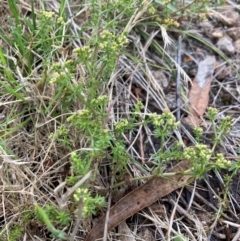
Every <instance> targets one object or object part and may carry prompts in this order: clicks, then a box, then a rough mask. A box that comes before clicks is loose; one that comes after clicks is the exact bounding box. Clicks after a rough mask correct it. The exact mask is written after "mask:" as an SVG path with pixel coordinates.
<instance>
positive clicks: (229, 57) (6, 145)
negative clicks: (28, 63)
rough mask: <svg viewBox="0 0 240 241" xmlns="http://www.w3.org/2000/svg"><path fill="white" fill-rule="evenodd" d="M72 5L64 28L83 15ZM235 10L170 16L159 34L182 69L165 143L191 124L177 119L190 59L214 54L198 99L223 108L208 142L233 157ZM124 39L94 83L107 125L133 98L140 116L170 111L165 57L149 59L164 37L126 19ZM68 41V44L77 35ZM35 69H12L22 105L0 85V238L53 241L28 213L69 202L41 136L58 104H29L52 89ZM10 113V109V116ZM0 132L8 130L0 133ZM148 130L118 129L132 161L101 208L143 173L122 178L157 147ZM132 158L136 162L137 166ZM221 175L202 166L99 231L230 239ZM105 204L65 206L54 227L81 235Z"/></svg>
mask: <svg viewBox="0 0 240 241" xmlns="http://www.w3.org/2000/svg"><path fill="white" fill-rule="evenodd" d="M46 5H47V8H48V9H49V10H54V11H56V9H57V8H58V7H59V3H58V2H55V1H46ZM72 5H73V6H72V8H71V9H72V10H73V11H74V10H76V9H77V10H76V11H78V13H79V15H78V16H77V17H76V18H75V19H74V20H73V21H72V22H71V24H72V25H71V26H72V28H71V31H72V34H75V33H76V32H77V31H78V30H79V28H80V26H81V25H82V24H84V22H85V20H86V19H87V18H88V16H87V14H85V13H84V12H82V11H81V8H80V10H79V9H78V7H77V5H74V3H72ZM0 9H1V10H0V11H1V12H2V15H3V16H6V15H7V14H8V13H9V10H8V5H7V3H6V2H4V1H2V2H1V5H0ZM19 9H20V11H22V14H23V15H27V14H30V12H31V6H30V5H28V3H26V2H22V1H19ZM36 9H42V6H41V4H40V3H39V4H36ZM238 11H239V6H237V5H236V6H235V5H233V4H226V5H223V6H222V7H219V8H212V9H210V12H209V16H208V19H207V21H202V20H200V19H199V18H195V17H192V18H191V17H189V16H188V17H182V18H178V19H177V21H178V23H179V27H178V29H171V30H169V31H168V35H169V37H170V38H171V39H172V41H173V44H172V45H169V46H167V47H166V53H167V54H168V55H169V56H170V57H171V58H172V59H173V60H177V54H178V53H180V55H181V61H180V60H179V59H178V60H177V62H178V63H179V64H180V65H181V67H182V68H183V70H184V71H185V72H186V74H187V75H183V76H185V77H186V78H183V77H181V86H182V87H181V89H182V90H181V91H182V92H181V96H182V97H181V98H180V99H181V103H180V107H181V108H180V109H181V112H180V119H179V120H180V121H181V126H180V128H179V129H178V130H177V131H176V132H175V134H174V135H173V136H171V137H170V138H169V139H168V140H167V141H166V144H165V145H166V148H167V149H168V148H170V147H171V146H172V144H173V143H174V142H175V141H177V140H178V141H179V139H181V140H183V141H184V143H185V145H186V146H190V145H193V144H195V139H194V137H193V133H192V127H191V125H190V126H189V123H186V122H184V121H183V119H184V117H186V116H187V114H188V111H189V110H188V104H189V102H190V100H189V99H188V93H189V91H190V89H191V84H190V81H189V80H192V79H193V78H194V77H195V76H196V74H197V71H198V68H199V63H200V62H201V61H203V60H204V59H205V58H206V57H207V56H209V55H210V56H214V57H215V58H216V61H215V63H214V68H215V70H214V73H213V76H212V77H211V89H210V94H209V96H210V99H209V102H208V104H207V105H208V106H212V107H216V108H217V109H218V110H219V116H218V117H219V119H223V118H224V117H225V116H227V115H230V116H232V118H233V120H234V121H233V126H232V129H231V131H230V132H229V134H228V135H227V136H225V137H224V139H223V140H222V143H223V144H222V145H220V146H219V147H217V148H218V149H217V150H218V151H220V152H221V153H223V154H224V156H225V157H226V158H227V159H228V160H230V161H231V162H233V163H234V162H235V161H236V160H237V159H239V157H238V155H239V150H240V149H239V148H240V147H239V143H240V142H239V141H240V140H239V138H240V122H239V118H240V117H239V113H240V95H239V94H240V77H239V76H240V69H239V64H240V63H239V54H240V27H239V26H240V18H239V16H238V15H239V14H238ZM0 24H1V25H2V26H3V29H4V30H5V31H8V28H9V25H8V23H7V20H6V18H1V20H0ZM179 30H181V31H179ZM86 35H87V33H86ZM180 36H181V38H180ZM128 38H129V40H130V43H129V45H128V47H127V50H128V52H129V53H131V54H132V53H135V54H136V56H135V57H136V58H135V59H133V58H129V57H128V56H127V55H121V56H119V59H118V66H117V68H116V70H115V73H117V74H116V75H114V74H113V75H112V76H111V79H110V80H109V82H108V83H109V84H108V85H106V88H105V89H104V91H105V93H106V94H107V95H108V96H110V101H111V103H114V104H113V106H111V107H112V108H111V111H110V117H109V122H108V124H109V126H110V128H111V126H113V123H114V122H115V121H119V120H121V119H124V118H129V117H130V114H129V112H130V111H131V110H132V106H133V105H134V104H135V103H136V102H137V101H142V103H143V104H144V106H145V109H144V113H151V112H156V113H159V114H161V113H162V112H163V110H164V109H167V110H168V111H171V112H172V113H174V114H175V115H177V109H178V108H177V104H176V89H177V84H176V78H177V76H176V75H177V70H176V69H175V72H174V71H172V69H171V71H169V69H170V68H169V65H168V62H167V61H168V60H167V58H165V57H164V56H159V53H158V52H157V51H156V49H157V47H156V46H157V45H159V46H162V47H163V46H164V45H165V43H166V42H165V41H164V40H163V32H161V31H160V29H159V28H155V27H153V28H151V27H149V28H146V29H144V28H137V26H135V28H134V29H133V31H132V32H131V34H129V36H128ZM179 39H180V40H179ZM152 43H154V44H152ZM72 44H73V45H74V44H75V45H77V44H78V41H77V40H76V41H74V43H72ZM2 47H3V49H5V51H6V52H5V53H6V55H8V56H10V57H11V54H12V55H14V58H15V59H18V53H17V52H14V50H13V49H12V48H9V46H8V44H7V43H6V42H4V41H3V42H2ZM68 47H69V46H68ZM69 48H70V49H71V48H73V46H70V47H69ZM136 59H138V60H139V61H136ZM134 60H135V61H134ZM20 72H21V71H20ZM37 72H38V73H37ZM39 72H41V70H39V69H37V68H36V71H35V72H34V73H33V74H32V76H26V77H22V76H21V75H19V72H17V69H16V73H14V76H16V78H17V79H19V80H22V84H23V85H24V86H25V88H26V91H27V92H28V93H29V96H30V98H29V99H30V100H29V102H31V105H29V103H26V102H21V101H19V102H18V101H17V100H16V98H15V96H13V95H11V94H8V95H7V94H6V95H4V93H5V92H4V91H5V89H4V88H5V87H4V85H3V86H1V94H2V96H1V105H0V112H1V116H0V118H1V119H0V121H1V125H2V127H1V139H2V140H1V147H2V151H1V166H0V172H1V174H0V190H1V198H0V200H1V209H0V228H1V229H0V240H8V239H9V233H10V232H11V228H12V227H14V225H15V226H16V225H17V224H18V225H20V226H21V227H23V228H22V230H21V237H20V238H19V239H18V240H27V241H30V240H56V239H54V238H52V237H51V235H50V232H49V230H48V229H47V228H46V227H45V225H44V224H43V223H42V222H40V221H38V220H36V219H35V218H34V215H32V216H31V215H30V214H29V213H31V214H33V212H34V204H35V203H39V204H41V205H42V206H44V205H45V204H49V203H51V204H53V205H56V206H58V207H66V206H67V205H69V207H70V204H71V201H70V200H71V199H70V198H69V197H68V195H67V194H68V192H69V190H70V188H69V187H68V186H67V184H66V177H67V176H68V175H69V173H70V172H71V170H70V167H69V166H70V164H69V150H68V149H67V148H63V147H62V146H61V145H60V144H59V143H53V142H52V140H51V139H49V135H50V134H51V133H54V132H55V131H56V129H57V128H56V126H58V125H59V123H62V122H64V121H66V118H65V116H64V113H63V112H61V110H60V109H57V113H56V115H58V114H59V113H60V114H59V116H60V118H57V117H56V118H53V115H51V114H52V113H50V114H49V115H44V114H43V113H41V112H40V111H39V110H40V109H41V108H42V106H44V107H45V106H48V104H49V99H52V98H54V93H55V92H54V89H53V88H52V87H49V86H44V87H42V86H41V85H40V86H39V85H38V83H39V82H38V80H41V77H42V76H41V74H39ZM1 73H2V70H1ZM173 73H175V74H176V75H175V76H174V74H173ZM21 77H22V78H21ZM1 78H3V77H1ZM34 78H37V79H34ZM33 79H34V80H33ZM2 81H4V80H2ZM29 88H30V91H29ZM32 103H34V104H32ZM32 106H35V108H33V107H32ZM40 107H41V108H40ZM46 108H47V107H46ZM79 108H82V103H76V109H79ZM38 111H39V112H38ZM16 113H20V115H19V116H17V115H16ZM178 113H179V112H178ZM26 120H27V121H26ZM201 126H203V128H204V134H203V137H204V138H203V142H204V143H206V144H207V145H208V146H211V145H212V144H213V143H212V142H211V137H212V135H213V131H212V129H211V126H210V125H209V123H208V122H207V120H206V119H205V118H204V117H203V119H202V122H201ZM5 130H7V131H8V133H9V134H8V135H7V134H6V132H4V131H5ZM9 130H11V131H9ZM152 131H153V128H152V126H151V125H150V126H148V127H145V126H140V127H138V128H136V129H134V131H132V132H129V133H124V138H125V140H126V149H127V151H128V153H129V154H130V156H131V157H132V159H134V160H136V162H133V163H135V164H133V163H131V164H129V172H128V173H125V176H123V177H121V178H120V177H118V182H121V181H125V180H127V181H126V183H125V185H123V186H120V187H119V188H117V189H115V190H112V193H111V199H108V201H109V200H110V201H111V205H113V204H115V203H117V201H119V200H120V198H122V197H124V196H125V195H126V194H127V193H129V192H130V191H132V190H134V189H136V188H137V187H138V186H141V185H142V184H143V183H145V182H146V181H143V180H140V181H134V182H131V178H134V177H139V176H148V175H150V174H151V171H152V170H153V169H152V168H153V164H152V163H151V161H152V159H153V158H152V156H153V154H155V153H156V152H157V150H158V149H159V148H160V146H159V145H160V144H159V140H158V139H157V138H155V137H153V134H152ZM73 135H74V133H73ZM6 137H7V138H6ZM82 147H87V146H85V143H84V141H82V142H79V143H78V144H77V146H76V149H78V148H82ZM110 160H111V157H109V156H106V158H105V160H104V161H103V163H102V164H101V165H100V167H99V174H100V175H98V176H97V178H96V180H95V182H94V185H93V187H94V188H93V193H98V194H101V195H105V196H106V198H109V189H108V188H109V185H110V184H109V183H110V181H109V180H110V179H111V175H110V173H111V171H110V170H109V169H108V168H107V167H106V166H108V165H109V162H110ZM137 162H139V163H141V164H142V165H143V166H144V167H146V168H145V169H143V168H141V166H139V165H138V164H136V163H137ZM175 164H176V162H174V161H172V162H171V163H167V164H166V165H165V166H164V171H166V170H168V169H169V168H170V167H172V166H174V165H175ZM146 170H147V171H146ZM129 173H130V174H129ZM226 174H227V172H225V171H222V172H220V173H218V172H214V171H211V172H208V173H207V174H206V177H205V179H203V180H196V181H193V182H191V184H189V185H187V186H186V187H185V188H182V189H181V188H180V189H178V190H175V191H173V192H171V193H170V194H169V195H167V196H164V197H161V198H159V200H158V201H157V202H154V203H153V204H151V205H149V206H148V207H146V208H144V209H143V210H141V211H139V212H137V213H132V215H131V217H130V218H128V219H127V220H122V221H123V222H122V223H121V225H118V227H116V228H115V229H113V230H112V231H110V232H109V234H108V240H121V241H123V240H126V241H134V240H149V241H151V240H176V241H177V240H211V241H214V240H227V241H230V240H235V241H236V240H238V239H239V237H240V233H239V231H238V230H240V224H239V223H240V222H239V215H240V205H239V202H240V189H239V174H238V172H236V175H234V176H233V181H232V182H230V183H229V185H228V186H226V185H225V183H224V182H223V179H224V176H226ZM128 179H129V181H128ZM66 197H67V198H66ZM64 198H65V200H64ZM68 198H69V200H68ZM66 199H67V200H68V202H67V201H66ZM106 211H107V208H105V209H102V210H100V211H99V213H97V215H95V216H92V217H88V218H87V219H84V220H80V221H79V220H78V219H77V218H76V212H75V214H73V215H72V222H71V225H70V227H64V226H61V227H60V228H61V229H64V228H65V231H66V232H68V234H69V235H70V234H71V232H72V230H73V229H74V227H75V226H76V225H78V226H79V229H78V230H77V233H76V235H75V237H74V238H73V240H84V238H85V237H86V236H87V234H88V233H89V232H90V230H91V228H92V227H93V224H96V223H97V221H98V219H99V217H100V216H101V215H104V213H106ZM72 213H74V211H72ZM23 214H28V216H29V215H30V217H31V218H30V221H29V218H28V219H27V221H24V219H23ZM13 224H14V225H13ZM11 225H13V226H11ZM1 235H2V237H1ZM168 237H169V238H168ZM9 240H10V239H9ZM13 240H14V239H13Z"/></svg>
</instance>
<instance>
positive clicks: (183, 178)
mask: <svg viewBox="0 0 240 241" xmlns="http://www.w3.org/2000/svg"><path fill="white" fill-rule="evenodd" d="M189 168H190V163H189V162H188V161H186V160H184V161H181V162H180V163H178V164H177V165H175V166H174V167H173V168H172V169H170V170H169V173H176V175H173V176H169V177H155V178H152V179H150V180H149V181H147V182H146V183H145V184H143V185H142V186H140V187H138V188H136V189H135V190H133V191H132V192H130V193H128V194H127V195H126V196H125V197H123V198H122V199H120V200H119V202H117V203H116V204H115V205H114V206H113V207H112V208H111V209H110V215H109V222H108V231H110V230H111V229H113V228H114V227H116V226H117V225H119V224H120V223H121V222H123V221H124V220H126V219H127V218H129V217H130V216H132V215H133V214H135V213H137V212H138V211H140V210H142V209H143V208H145V207H148V206H149V205H151V204H152V203H154V202H156V201H157V200H158V199H161V198H162V197H164V196H166V195H168V194H169V193H171V192H173V191H174V190H176V189H178V188H180V187H184V186H185V185H187V184H189V183H191V182H192V181H193V178H192V177H190V176H189V175H186V174H184V173H183V172H184V171H186V170H188V169H189ZM105 219H106V217H105V215H104V216H102V217H101V218H100V219H99V220H98V222H97V223H96V225H95V226H94V227H93V228H92V230H91V231H90V233H89V235H88V236H87V238H86V239H85V241H95V240H97V239H100V238H102V237H103V233H104V225H105Z"/></svg>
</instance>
